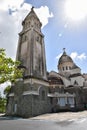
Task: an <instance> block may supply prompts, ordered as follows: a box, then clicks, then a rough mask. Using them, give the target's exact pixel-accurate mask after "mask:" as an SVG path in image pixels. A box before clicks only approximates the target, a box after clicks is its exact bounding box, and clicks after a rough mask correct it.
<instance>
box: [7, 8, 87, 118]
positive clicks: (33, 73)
mask: <svg viewBox="0 0 87 130" xmlns="http://www.w3.org/2000/svg"><path fill="white" fill-rule="evenodd" d="M22 26H23V29H22V31H21V32H20V33H19V42H18V49H17V56H16V60H19V61H21V65H20V66H19V67H20V68H21V69H23V70H24V72H23V78H22V79H18V80H17V81H16V82H15V83H13V84H12V86H11V90H10V93H9V94H8V100H7V108H6V114H7V115H12V116H15V115H16V116H21V117H26V118H27V117H33V116H37V115H40V114H44V113H51V112H58V111H65V110H73V111H75V110H84V109H85V108H86V105H87V96H86V95H87V75H86V74H81V69H80V68H79V67H78V66H77V65H76V64H75V63H74V62H73V60H72V58H71V57H70V56H68V55H67V53H66V51H65V49H64V51H63V54H62V56H61V57H60V59H59V61H58V65H57V66H58V72H55V71H51V72H47V69H46V57H45V44H44V35H43V34H42V32H41V26H42V24H41V22H40V20H39V18H38V17H37V15H36V13H35V11H34V9H33V8H32V9H31V11H30V13H29V14H28V15H27V16H26V18H25V19H24V20H23V22H22Z"/></svg>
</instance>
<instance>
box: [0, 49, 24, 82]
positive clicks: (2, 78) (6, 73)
mask: <svg viewBox="0 0 87 130" xmlns="http://www.w3.org/2000/svg"><path fill="white" fill-rule="evenodd" d="M19 65H20V62H18V61H13V60H12V59H11V58H8V57H6V54H5V50H4V49H0V84H1V83H4V82H6V81H10V82H14V81H15V79H17V78H20V77H22V70H19V69H18V66H19Z"/></svg>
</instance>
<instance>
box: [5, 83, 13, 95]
mask: <svg viewBox="0 0 87 130" xmlns="http://www.w3.org/2000/svg"><path fill="white" fill-rule="evenodd" d="M10 90H11V86H10V85H8V86H7V87H6V88H5V89H4V94H5V95H6V96H7V95H8V93H9V92H10Z"/></svg>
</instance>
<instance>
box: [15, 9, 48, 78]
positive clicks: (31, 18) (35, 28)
mask: <svg viewBox="0 0 87 130" xmlns="http://www.w3.org/2000/svg"><path fill="white" fill-rule="evenodd" d="M33 8H34V7H32V9H31V11H30V13H29V14H28V15H27V16H26V18H25V19H24V21H23V22H22V26H23V29H22V31H21V32H20V33H19V42H18V49H17V56H16V59H17V60H19V61H21V63H22V65H23V66H24V67H25V68H26V70H25V74H24V76H25V77H26V76H27V77H28V76H31V75H32V76H34V77H37V78H42V79H46V58H45V45H44V35H43V34H42V32H41V26H42V24H41V22H40V20H39V19H38V17H37V15H36V13H35V12H34V9H33Z"/></svg>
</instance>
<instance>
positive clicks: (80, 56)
mask: <svg viewBox="0 0 87 130" xmlns="http://www.w3.org/2000/svg"><path fill="white" fill-rule="evenodd" d="M61 56H62V53H60V54H59V55H58V56H56V59H57V60H58V59H59V58H60V57H61ZM70 57H71V58H72V59H73V60H85V59H86V58H87V56H86V54H85V53H82V54H78V53H77V52H72V53H71V54H70Z"/></svg>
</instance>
